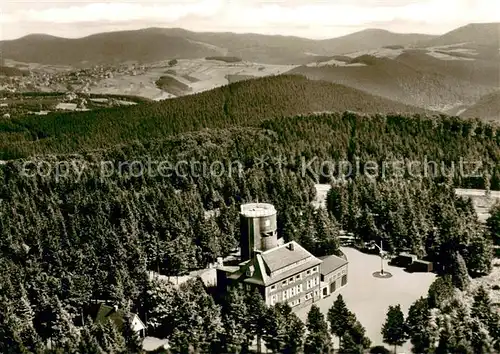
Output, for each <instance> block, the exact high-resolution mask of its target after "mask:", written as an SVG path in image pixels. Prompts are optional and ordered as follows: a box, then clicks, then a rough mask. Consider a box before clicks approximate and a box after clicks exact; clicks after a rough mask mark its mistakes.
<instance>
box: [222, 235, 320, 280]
mask: <svg viewBox="0 0 500 354" xmlns="http://www.w3.org/2000/svg"><path fill="white" fill-rule="evenodd" d="M320 263H321V260H319V259H318V258H316V257H314V256H313V255H312V254H311V253H309V252H308V251H307V250H306V249H305V248H303V247H302V246H300V245H299V244H298V243H297V242H295V241H291V242H288V243H286V244H284V245H282V246H278V247H275V248H273V249H270V250H268V251H265V252H262V253H257V254H256V255H255V256H254V258H253V259H251V260H250V261H247V262H244V263H242V264H241V267H240V270H239V271H237V272H235V273H234V274H232V275H231V276H230V277H231V278H232V279H242V280H243V281H244V282H245V283H250V284H257V285H264V286H269V285H271V284H274V283H277V282H279V281H282V280H283V279H286V278H288V277H290V276H292V275H295V274H297V273H300V272H302V271H304V270H306V269H309V268H312V267H314V266H317V265H319V264H320ZM250 267H253V269H252V272H251V273H252V275H251V276H250V277H248V276H247V275H246V272H247V270H248V269H249V268H250Z"/></svg>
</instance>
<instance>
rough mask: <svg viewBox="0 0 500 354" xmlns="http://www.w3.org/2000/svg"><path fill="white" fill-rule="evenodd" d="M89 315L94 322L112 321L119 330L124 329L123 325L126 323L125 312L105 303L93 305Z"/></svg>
mask: <svg viewBox="0 0 500 354" xmlns="http://www.w3.org/2000/svg"><path fill="white" fill-rule="evenodd" d="M88 315H89V316H90V317H91V318H92V320H93V321H94V322H99V323H106V321H108V320H110V321H112V322H113V323H114V324H115V326H116V327H117V328H118V329H119V330H121V329H122V327H123V324H124V323H125V312H124V311H122V310H115V308H114V307H113V306H109V305H106V304H103V303H100V304H95V305H92V306H91V307H90V309H89V312H88ZM132 316H133V314H132Z"/></svg>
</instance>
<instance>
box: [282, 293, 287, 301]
mask: <svg viewBox="0 0 500 354" xmlns="http://www.w3.org/2000/svg"><path fill="white" fill-rule="evenodd" d="M286 293H287V292H286V291H283V301H284V300H286V298H287V297H286Z"/></svg>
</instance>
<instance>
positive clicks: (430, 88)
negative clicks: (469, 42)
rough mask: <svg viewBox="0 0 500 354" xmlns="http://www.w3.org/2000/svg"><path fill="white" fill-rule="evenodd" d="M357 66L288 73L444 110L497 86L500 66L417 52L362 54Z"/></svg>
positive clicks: (302, 68) (308, 68) (306, 68)
mask: <svg viewBox="0 0 500 354" xmlns="http://www.w3.org/2000/svg"><path fill="white" fill-rule="evenodd" d="M351 63H356V65H324V66H300V67H297V68H295V69H292V70H291V71H290V73H296V74H302V75H305V76H306V77H308V78H310V79H313V80H327V81H330V82H334V83H339V84H342V85H346V86H350V87H353V88H356V89H359V90H363V91H366V92H369V93H371V94H374V95H379V96H382V97H385V98H388V99H392V100H396V101H398V102H402V103H405V104H409V105H415V106H418V107H425V108H428V109H433V110H439V111H446V110H447V109H449V108H450V107H452V106H456V105H472V104H474V103H475V102H476V101H477V100H478V99H479V98H480V97H481V96H482V95H484V94H487V93H490V92H491V91H493V90H495V89H496V88H498V78H499V75H500V67H499V66H498V64H497V65H495V64H494V63H493V62H489V61H478V60H476V61H459V60H456V61H451V60H450V61H445V60H441V59H438V58H435V57H433V56H431V55H428V54H426V53H421V52H406V53H402V54H401V55H398V56H397V57H396V58H394V59H392V58H387V57H375V56H371V55H363V56H360V57H357V58H354V59H353V60H352V61H351Z"/></svg>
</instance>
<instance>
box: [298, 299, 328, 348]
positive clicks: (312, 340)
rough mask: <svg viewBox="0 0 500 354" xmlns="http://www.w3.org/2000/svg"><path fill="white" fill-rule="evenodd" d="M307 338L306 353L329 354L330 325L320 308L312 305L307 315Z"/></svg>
mask: <svg viewBox="0 0 500 354" xmlns="http://www.w3.org/2000/svg"><path fill="white" fill-rule="evenodd" d="M306 327H307V336H306V341H305V344H304V350H305V352H306V353H318V354H319V353H327V352H328V351H329V350H330V334H329V333H328V324H327V323H326V321H325V317H324V315H323V314H322V313H321V311H320V310H319V307H317V306H316V305H314V304H313V305H312V306H311V309H310V310H309V313H308V314H307V323H306Z"/></svg>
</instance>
